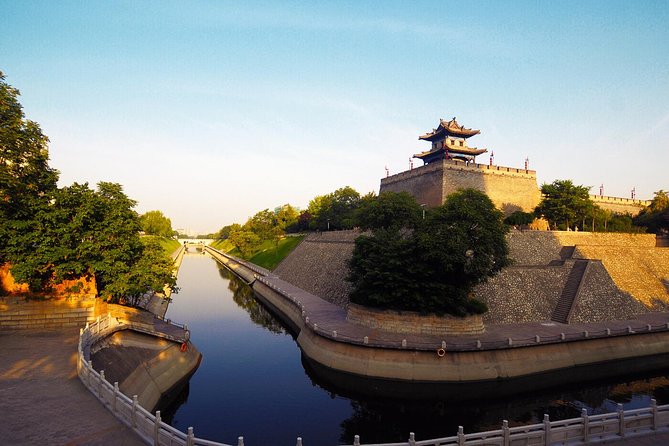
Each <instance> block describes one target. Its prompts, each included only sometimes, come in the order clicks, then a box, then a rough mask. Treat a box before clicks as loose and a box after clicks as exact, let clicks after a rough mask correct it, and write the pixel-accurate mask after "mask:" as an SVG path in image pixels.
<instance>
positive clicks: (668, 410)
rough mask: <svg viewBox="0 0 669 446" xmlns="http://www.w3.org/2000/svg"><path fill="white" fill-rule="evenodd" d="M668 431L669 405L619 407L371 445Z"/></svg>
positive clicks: (578, 441) (459, 444) (477, 443)
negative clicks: (568, 417)
mask: <svg viewBox="0 0 669 446" xmlns="http://www.w3.org/2000/svg"><path fill="white" fill-rule="evenodd" d="M667 431H669V405H664V406H658V405H657V404H656V402H655V400H651V406H650V407H646V408H643V409H632V410H623V406H622V404H618V409H617V411H616V412H612V413H605V414H600V415H588V411H587V409H583V410H582V413H581V416H580V417H579V418H570V419H568V420H560V421H550V420H549V418H548V415H544V421H543V423H539V424H532V425H529V426H518V427H509V423H508V421H506V420H505V421H504V422H503V423H502V428H501V429H499V430H495V431H488V432H479V433H474V434H465V433H464V430H463V428H462V426H460V427H459V429H458V434H457V435H454V436H452V437H444V438H435V439H432V440H421V441H417V440H416V438H415V435H414V434H413V433H410V434H409V439H408V440H407V441H406V442H402V443H382V444H374V445H368V446H484V445H485V446H496V445H498V446H509V445H516V444H518V445H520V444H523V445H565V444H569V445H585V444H594V443H602V442H607V441H612V440H620V439H624V438H633V437H640V436H645V435H652V434H654V433H656V432H667ZM359 445H361V443H360V437H359V436H358V435H356V436H355V438H354V441H353V445H352V446H359Z"/></svg>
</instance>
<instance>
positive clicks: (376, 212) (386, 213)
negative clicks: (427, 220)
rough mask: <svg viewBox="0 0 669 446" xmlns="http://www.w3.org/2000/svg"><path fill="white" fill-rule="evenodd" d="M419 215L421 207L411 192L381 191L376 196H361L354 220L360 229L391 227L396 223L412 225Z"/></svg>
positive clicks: (406, 225) (405, 225)
mask: <svg viewBox="0 0 669 446" xmlns="http://www.w3.org/2000/svg"><path fill="white" fill-rule="evenodd" d="M420 216H421V207H420V205H419V204H418V202H417V201H416V199H415V198H414V197H413V196H412V195H411V194H409V193H407V192H399V193H396V192H382V193H381V194H380V195H379V196H378V197H375V196H373V195H372V196H366V197H363V200H361V203H360V207H359V208H358V210H357V214H356V220H357V226H359V227H360V229H362V230H368V229H391V228H393V227H395V226H397V225H400V226H404V227H414V226H415V225H416V223H417V222H418V220H419V219H420Z"/></svg>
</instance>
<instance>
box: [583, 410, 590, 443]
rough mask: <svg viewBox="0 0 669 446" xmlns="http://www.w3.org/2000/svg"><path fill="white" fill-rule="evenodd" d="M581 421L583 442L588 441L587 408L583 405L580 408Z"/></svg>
mask: <svg viewBox="0 0 669 446" xmlns="http://www.w3.org/2000/svg"><path fill="white" fill-rule="evenodd" d="M581 419H582V420H583V421H582V422H581V423H582V424H583V442H584V443H587V442H588V441H590V417H589V416H588V409H586V408H585V407H584V408H583V409H582V410H581Z"/></svg>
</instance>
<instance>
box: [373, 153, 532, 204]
mask: <svg viewBox="0 0 669 446" xmlns="http://www.w3.org/2000/svg"><path fill="white" fill-rule="evenodd" d="M467 188H472V189H476V190H480V191H481V192H485V193H486V194H487V195H488V196H489V197H490V199H491V200H492V202H493V203H494V204H495V206H497V208H498V209H500V210H502V211H503V212H504V213H505V214H506V215H508V214H511V213H512V212H514V211H518V210H522V211H525V212H531V211H533V210H534V208H535V207H536V206H537V205H538V204H539V201H540V200H541V193H540V192H539V187H538V186H537V176H536V172H535V171H533V170H524V169H515V168H512V167H503V166H489V165H487V164H475V163H465V162H462V161H458V160H442V161H438V162H433V163H430V164H427V165H425V166H421V167H418V168H416V169H413V170H409V171H406V172H402V173H399V174H397V175H393V176H390V177H387V178H384V179H382V180H381V188H380V193H381V192H385V191H392V192H401V191H405V192H409V193H410V194H411V195H413V196H414V197H415V198H416V200H417V201H418V202H419V203H420V204H427V205H428V206H430V207H434V206H439V205H441V204H442V203H443V202H444V200H445V199H446V197H447V196H448V195H450V194H452V193H453V192H456V191H457V190H459V189H467Z"/></svg>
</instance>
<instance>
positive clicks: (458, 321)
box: [346, 304, 485, 336]
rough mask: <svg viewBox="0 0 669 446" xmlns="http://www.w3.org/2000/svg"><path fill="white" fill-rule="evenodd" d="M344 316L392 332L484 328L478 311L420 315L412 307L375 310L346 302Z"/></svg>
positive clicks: (463, 332) (457, 332)
mask: <svg viewBox="0 0 669 446" xmlns="http://www.w3.org/2000/svg"><path fill="white" fill-rule="evenodd" d="M346 320H348V321H349V322H352V323H354V324H360V325H364V326H365V327H369V328H380V329H383V330H388V331H392V332H395V333H412V334H423V335H434V336H446V335H471V334H480V333H483V332H484V331H485V328H484V326H483V319H482V317H481V315H479V314H476V315H471V316H467V317H454V316H448V315H443V316H436V315H422V314H419V313H415V312H412V311H392V310H377V309H375V308H369V307H364V306H361V305H355V304H349V305H348V312H347V315H346Z"/></svg>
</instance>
